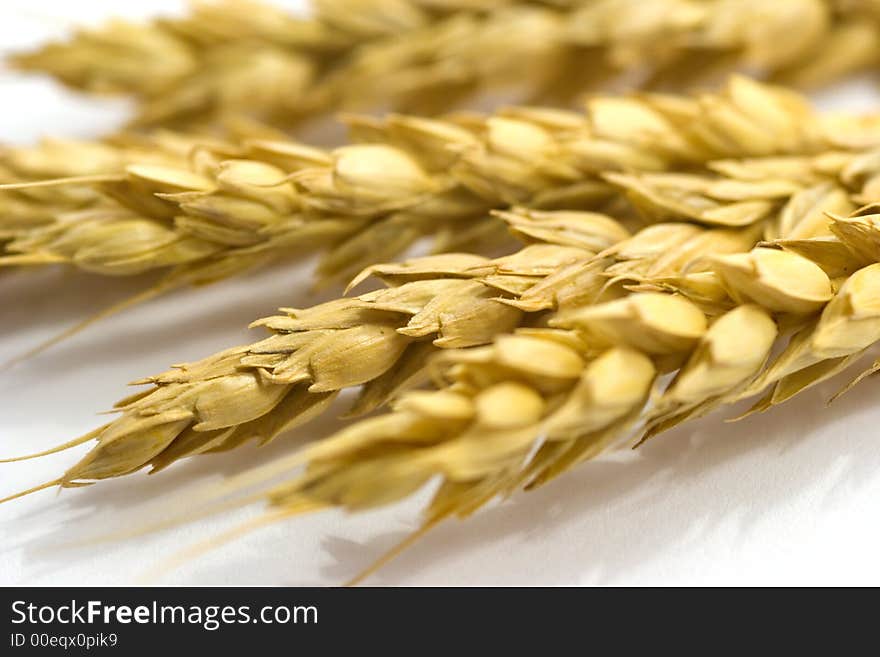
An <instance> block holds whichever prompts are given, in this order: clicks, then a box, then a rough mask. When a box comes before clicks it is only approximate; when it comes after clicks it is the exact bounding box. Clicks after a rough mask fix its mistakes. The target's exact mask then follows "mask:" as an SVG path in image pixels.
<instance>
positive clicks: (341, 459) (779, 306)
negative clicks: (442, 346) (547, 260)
mask: <svg viewBox="0 0 880 657" xmlns="http://www.w3.org/2000/svg"><path fill="white" fill-rule="evenodd" d="M865 216H869V215H865ZM875 216H876V215H875ZM745 259H748V261H749V263H750V264H751V265H752V266H751V267H742V268H740V269H738V270H737V273H736V274H733V273H732V271H733V270H732V268H733V267H739V266H740V265H742V264H744V260H745ZM746 269H748V270H749V271H748V273H746ZM713 271H714V272H715V274H716V275H717V276H718V277H719V278H720V279H721V280H722V281H723V285H724V287H725V289H726V290H728V291H729V293H730V299H731V301H737V300H740V301H742V300H744V299H746V298H748V300H749V301H748V302H747V303H742V304H741V305H737V306H735V307H734V308H732V309H731V310H729V311H727V312H725V313H724V314H722V315H720V316H719V317H718V318H717V319H715V320H714V321H712V322H711V323H709V322H707V317H706V316H705V315H704V313H703V312H701V311H700V309H699V308H698V307H697V306H696V305H695V304H693V303H692V302H690V301H687V300H686V299H684V298H683V297H680V296H676V295H668V294H659V293H656V292H638V293H634V294H632V295H630V296H627V297H624V298H621V299H617V300H613V301H608V302H605V303H602V304H599V305H596V306H592V307H589V306H587V307H575V308H571V309H568V310H565V309H563V310H561V311H560V312H558V313H556V314H555V315H554V316H553V317H552V318H551V319H550V320H549V324H550V325H551V326H553V327H556V328H552V329H542V330H535V329H531V330H520V331H518V332H517V334H515V335H506V336H500V337H498V338H496V340H495V341H494V342H493V344H492V345H491V346H486V347H478V348H475V349H461V350H453V351H447V352H444V353H443V354H442V356H441V357H440V358H439V361H438V362H437V363H436V364H435V366H436V370H437V372H438V374H437V376H436V379H435V380H436V384H437V386H438V389H437V390H435V391H418V392H411V393H407V394H405V395H403V396H401V397H400V398H399V399H398V400H397V401H396V402H395V404H394V410H393V411H392V412H390V413H388V414H386V415H382V416H378V417H375V418H371V419H367V420H363V421H361V422H358V423H355V424H353V425H351V426H349V427H348V428H346V429H343V430H342V431H340V432H339V433H338V434H336V435H335V436H333V437H330V438H328V439H325V440H322V441H320V442H318V443H315V444H314V445H312V446H310V447H307V448H306V449H305V450H303V451H302V452H301V453H300V454H299V455H298V457H297V458H295V459H290V460H288V461H287V462H286V463H285V465H286V466H292V465H295V464H297V463H299V464H305V465H306V469H305V471H304V472H303V473H302V474H300V475H298V476H297V477H296V478H294V479H293V480H292V481H291V482H289V483H286V484H282V485H279V486H276V487H275V488H273V489H272V490H271V491H270V492H269V493H268V494H267V499H268V501H269V502H270V504H271V505H273V506H275V507H278V508H280V509H283V508H285V506H286V505H287V504H292V505H294V506H298V505H301V504H303V503H306V502H308V503H310V504H316V505H336V506H340V507H345V508H348V509H352V510H358V509H365V508H371V507H375V506H380V505H385V504H390V503H393V502H396V501H398V500H400V499H402V498H404V497H407V496H408V495H410V494H411V493H413V492H414V491H415V490H417V489H419V488H421V487H422V486H423V485H424V484H426V483H427V482H428V481H430V480H432V479H434V478H435V477H437V478H439V479H440V486H439V488H438V490H437V492H436V494H435V496H434V498H433V500H432V501H431V503H430V504H429V506H428V508H427V509H426V516H425V517H426V519H425V526H431V525H434V524H436V523H437V522H439V521H441V520H443V519H445V518H447V517H450V516H459V517H465V516H467V515H470V514H471V513H473V512H474V511H476V510H477V509H479V508H480V507H481V506H482V505H484V504H485V503H487V502H489V501H490V500H492V499H493V498H495V497H497V496H499V495H500V496H506V495H509V494H510V493H512V492H513V491H514V490H516V489H517V488H520V487H525V488H527V489H528V488H533V487H535V486H538V485H541V484H543V483H546V482H547V481H549V480H550V479H552V478H554V477H556V476H558V475H559V474H561V473H563V472H565V471H567V470H568V469H569V468H571V467H572V466H574V465H576V464H578V463H580V462H582V461H584V460H587V459H590V458H593V457H595V456H597V455H598V454H600V453H602V452H603V451H605V450H606V449H608V448H609V447H611V446H613V445H615V444H616V443H618V442H620V440H621V439H623V438H624V437H626V436H627V435H629V434H631V432H632V430H633V428H634V427H638V426H639V425H643V426H644V428H643V430H642V431H643V432H644V438H643V440H644V439H646V438H649V437H653V436H655V435H656V434H657V433H659V432H660V431H663V430H666V429H668V428H670V427H672V426H675V425H676V424H678V423H680V422H683V421H685V420H687V419H690V418H693V417H696V416H699V415H702V414H704V413H706V412H708V410H710V409H712V408H715V407H717V406H718V405H720V404H724V403H729V402H732V401H735V400H737V399H739V398H741V397H742V396H746V395H751V394H754V393H755V392H756V390H760V389H763V388H766V387H767V386H768V385H773V386H774V387H773V391H774V393H775V394H776V395H779V394H785V395H786V397H785V398H790V397H791V396H792V395H793V394H796V393H797V392H800V391H801V390H803V389H805V388H806V387H808V386H809V385H812V384H814V383H816V382H818V381H820V380H823V379H824V378H827V376H828V372H829V371H839V370H840V369H841V367H840V362H841V360H846V361H848V362H851V360H852V358H853V357H854V356H856V355H858V354H860V353H862V352H863V350H864V349H866V348H867V347H869V346H871V345H872V344H876V343H877V342H878V341H880V308H878V305H877V302H876V299H877V298H878V293H880V264H870V265H867V266H865V267H862V268H860V269H857V270H856V271H855V273H853V274H852V275H851V276H849V277H848V278H846V280H845V281H844V282H843V283H842V284H840V285H839V288H838V289H837V291H836V292H835V291H834V288H835V285H834V284H833V283H832V281H831V279H830V278H829V277H828V276H827V274H825V272H824V271H823V270H822V268H821V267H819V266H818V265H817V264H816V263H814V262H812V261H810V260H808V259H806V258H804V257H802V256H800V255H797V254H795V253H791V252H788V251H785V250H775V249H772V248H770V247H757V248H755V249H753V250H752V251H750V252H748V253H745V254H742V255H731V256H723V257H721V258H719V259H718V260H716V261H715V262H714V264H713ZM823 302H824V303H823ZM817 311H821V312H819V314H818V315H817V314H816V313H817ZM774 320H775V321H774ZM786 326H788V327H791V326H794V327H802V328H800V329H799V332H798V333H796V334H795V335H794V336H793V337H792V338H791V339H790V341H789V347H788V348H787V349H786V350H784V351H783V353H782V354H781V355H780V356H778V357H777V358H776V359H774V360H773V361H772V362H770V363H769V364H768V360H769V356H770V354H771V350H772V348H773V345H774V343H775V341H776V340H777V338H778V336H780V335H783V334H784V333H785V332H786V331H785V327H786ZM804 332H806V333H804ZM782 339H784V338H782ZM804 345H806V346H804ZM791 349H795V350H796V351H797V353H798V355H799V356H800V359H799V360H797V364H796V365H794V364H792V363H794V362H795V361H794V360H793V359H792V355H791V354H790V353H789V351H790V350H791ZM782 363H784V364H788V365H790V366H791V367H790V368H789V369H790V374H789V375H788V376H791V375H793V374H798V375H799V378H798V379H797V380H793V381H790V382H789V385H788V386H784V385H783V386H781V387H780V383H781V381H778V377H776V376H769V377H768V374H767V373H768V372H773V371H774V370H775V369H776V368H778V367H779V366H780V364H782ZM872 369H876V366H875V367H874V368H872ZM670 370H678V371H677V373H676V375H675V377H674V378H672V380H671V381H670V382H669V383H668V384H661V383H660V382H659V380H658V378H657V375H658V374H659V373H663V372H668V371H670ZM857 380H858V379H857ZM774 381H778V382H777V383H775V385H774ZM652 388H653V389H655V393H654V394H653V395H652V394H651V391H652ZM652 397H653V400H652V401H653V403H651V404H650V405H649V404H648V401H649V399H651V398H652ZM782 400H783V399H781V398H778V401H782Z"/></svg>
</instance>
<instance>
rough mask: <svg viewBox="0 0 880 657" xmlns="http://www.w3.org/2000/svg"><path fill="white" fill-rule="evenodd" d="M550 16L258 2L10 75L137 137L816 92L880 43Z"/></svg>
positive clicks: (770, 26) (649, 7) (812, 0)
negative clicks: (62, 90) (485, 102)
mask: <svg viewBox="0 0 880 657" xmlns="http://www.w3.org/2000/svg"><path fill="white" fill-rule="evenodd" d="M554 4H555V3H544V2H532V1H527V0H506V1H503V2H497V1H487V2H476V3H475V2H472V1H465V2H454V1H452V2H450V1H442V2H437V1H432V0H358V1H357V2H352V0H320V1H315V2H313V3H312V10H313V17H312V18H308V19H299V18H295V17H292V16H289V15H286V14H285V13H284V12H283V11H280V10H278V9H276V8H273V7H271V6H268V5H263V4H258V3H255V2H236V1H234V0H227V1H225V2H199V3H197V4H195V6H194V9H193V11H192V12H191V15H190V16H188V17H184V18H182V19H177V20H169V19H161V20H156V21H154V22H152V23H147V24H132V23H125V22H121V21H114V22H113V23H111V24H108V25H107V26H106V27H105V28H99V29H94V30H83V31H81V32H79V33H77V34H76V35H75V36H74V37H73V38H72V39H71V40H70V41H68V42H66V43H53V44H50V45H48V46H45V47H43V48H41V49H39V50H37V51H35V52H33V53H28V54H22V55H18V56H16V57H14V58H13V59H12V62H13V64H14V65H16V66H18V67H19V68H23V69H27V70H33V71H45V72H49V73H51V74H52V75H54V76H56V77H57V78H59V79H60V80H62V81H63V82H65V83H67V84H69V85H71V86H74V87H77V88H80V89H85V90H88V91H93V92H107V91H110V92H116V93H127V94H132V95H135V96H137V97H138V99H139V101H140V104H141V111H140V117H139V122H140V123H141V124H147V123H153V124H158V123H164V124H185V123H190V124H204V123H206V122H207V121H209V120H211V119H212V118H216V117H218V116H223V115H228V114H230V113H237V112H242V111H245V112H249V113H251V114H253V115H256V116H258V117H261V118H263V119H266V120H270V121H273V122H276V123H282V124H290V123H293V122H296V121H299V120H301V119H303V118H304V117H308V116H313V115H316V114H319V113H326V112H328V111H333V110H339V109H351V108H358V109H362V108H364V107H365V106H367V107H376V106H380V107H388V106H389V105H390V106H391V107H392V108H397V109H403V110H405V111H417V112H419V113H429V112H433V113H437V112H440V111H444V110H446V109H448V108H450V106H454V105H456V104H458V105H460V104H462V103H463V102H464V101H466V100H469V99H472V98H473V96H475V95H477V94H479V93H480V92H485V90H486V89H487V88H489V89H491V88H497V87H501V86H505V85H509V84H511V83H516V84H517V86H519V87H525V91H526V93H531V94H532V95H533V96H534V97H537V98H547V99H551V98H552V99H554V100H556V101H557V102H564V101H570V100H571V98H573V97H575V96H576V95H577V94H580V93H582V92H583V91H585V90H594V89H596V88H603V87H604V88H607V87H608V85H609V84H611V81H612V80H614V79H615V78H620V77H623V74H624V73H626V72H630V73H632V71H637V72H638V73H639V75H638V76H633V75H629V76H628V77H627V78H626V79H625V80H624V82H625V83H628V84H630V85H632V84H636V85H641V86H645V87H649V86H655V87H656V86H667V87H673V88H677V89H682V88H685V87H687V86H693V85H694V84H695V83H698V82H700V81H701V80H704V79H706V78H711V77H712V75H713V74H716V75H717V74H718V73H719V72H721V71H727V72H730V71H735V70H737V69H748V70H751V71H754V72H756V73H759V74H761V75H763V76H765V77H769V78H772V79H774V80H776V81H779V82H783V83H787V84H799V85H817V84H822V83H824V82H827V81H829V80H834V79H839V78H841V77H843V76H845V75H846V74H848V73H852V72H853V71H858V70H860V69H864V68H868V67H870V66H872V65H873V64H874V63H876V49H877V44H878V41H880V37H878V35H880V27H878V25H880V17H878V15H877V11H876V8H875V7H874V6H872V5H871V3H869V2H847V3H841V2H833V1H831V0H827V1H826V0H779V1H777V2H774V3H766V2H762V1H761V0H703V1H699V2H697V1H694V0H652V2H651V3H648V4H646V3H644V2H638V1H637V0H602V1H600V2H595V1H586V0H582V1H576V2H571V3H564V5H562V6H558V5H557V6H554ZM791 25H797V26H798V29H797V30H795V31H793V30H792V29H791Z"/></svg>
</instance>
